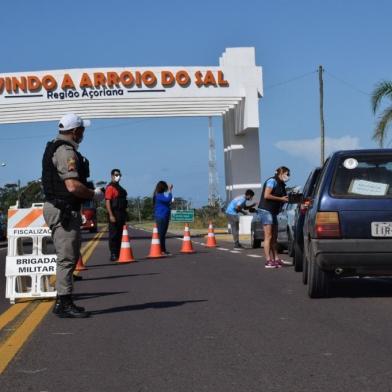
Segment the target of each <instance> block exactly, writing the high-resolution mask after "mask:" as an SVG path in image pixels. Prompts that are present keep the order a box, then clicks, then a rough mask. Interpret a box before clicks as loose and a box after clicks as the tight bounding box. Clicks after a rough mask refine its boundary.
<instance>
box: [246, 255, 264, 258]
mask: <svg viewBox="0 0 392 392" xmlns="http://www.w3.org/2000/svg"><path fill="white" fill-rule="evenodd" d="M247 256H248V257H257V258H262V257H263V256H260V255H247Z"/></svg>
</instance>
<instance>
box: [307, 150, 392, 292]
mask: <svg viewBox="0 0 392 392" xmlns="http://www.w3.org/2000/svg"><path fill="white" fill-rule="evenodd" d="M303 237H304V263H305V264H306V267H305V266H304V268H306V270H307V283H308V295H309V296H310V297H311V298H320V297H327V296H329V295H330V293H331V283H332V281H333V280H334V279H338V278H340V277H347V276H379V275H382V276H386V275H392V149H374V150H352V151H339V152H336V153H334V154H333V155H332V156H331V157H330V158H329V159H328V160H327V161H326V162H325V164H324V166H323V168H322V171H321V174H320V179H319V181H318V183H317V185H316V189H315V192H314V195H313V198H312V200H311V201H310V205H309V207H308V212H307V213H306V216H305V221H304V227H303Z"/></svg>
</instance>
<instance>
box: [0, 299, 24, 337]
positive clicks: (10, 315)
mask: <svg viewBox="0 0 392 392" xmlns="http://www.w3.org/2000/svg"><path fill="white" fill-rule="evenodd" d="M29 304H30V303H29V302H21V303H17V304H15V305H13V306H11V307H10V308H9V309H7V310H6V311H5V312H4V313H3V314H1V315H0V331H1V330H2V329H3V328H4V327H5V326H6V325H7V324H8V323H9V322H11V321H12V320H13V319H15V318H16V317H17V316H18V315H19V314H20V313H22V311H23V310H24V309H26V308H27V306H28V305H29Z"/></svg>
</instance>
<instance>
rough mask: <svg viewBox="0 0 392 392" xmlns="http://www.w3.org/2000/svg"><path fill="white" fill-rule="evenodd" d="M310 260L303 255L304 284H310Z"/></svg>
mask: <svg viewBox="0 0 392 392" xmlns="http://www.w3.org/2000/svg"><path fill="white" fill-rule="evenodd" d="M308 265H309V263H308V260H307V259H306V256H305V255H303V257H302V283H303V284H305V285H306V284H308Z"/></svg>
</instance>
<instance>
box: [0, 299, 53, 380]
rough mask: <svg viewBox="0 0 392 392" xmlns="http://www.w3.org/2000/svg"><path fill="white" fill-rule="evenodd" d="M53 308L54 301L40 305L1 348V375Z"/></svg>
mask: <svg viewBox="0 0 392 392" xmlns="http://www.w3.org/2000/svg"><path fill="white" fill-rule="evenodd" d="M52 306H53V301H46V302H42V303H40V304H39V305H38V306H37V307H36V308H35V310H33V312H32V313H31V314H30V316H29V317H27V318H26V320H25V321H24V322H23V323H22V325H21V326H20V327H19V328H18V329H17V330H16V331H15V332H14V333H13V334H12V335H11V336H10V337H9V338H8V339H7V340H6V341H5V342H4V343H3V345H2V346H0V374H2V373H3V372H4V370H5V368H6V367H7V365H8V364H9V363H10V362H11V360H12V358H14V356H15V355H16V353H17V352H18V351H19V350H20V349H21V348H22V346H23V345H24V343H25V342H26V341H27V339H28V338H29V336H30V335H31V334H32V333H33V332H34V330H35V329H36V328H37V326H38V325H39V323H40V322H41V321H42V320H43V318H44V317H45V316H46V314H47V313H48V312H49V310H50V309H51V308H52Z"/></svg>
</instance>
